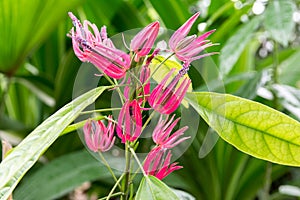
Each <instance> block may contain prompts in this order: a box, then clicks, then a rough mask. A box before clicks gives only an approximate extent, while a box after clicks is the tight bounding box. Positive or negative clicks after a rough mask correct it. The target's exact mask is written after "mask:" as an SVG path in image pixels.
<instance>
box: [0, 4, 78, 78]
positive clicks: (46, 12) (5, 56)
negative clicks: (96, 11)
mask: <svg viewBox="0 0 300 200" xmlns="http://www.w3.org/2000/svg"><path fill="white" fill-rule="evenodd" d="M79 4H80V1H79V0H73V1H60V0H52V1H45V2H43V1H37V0H16V1H14V2H12V1H10V0H2V1H0V10H1V12H0V13H1V14H0V27H5V28H4V29H3V30H2V31H1V40H0V46H1V49H0V70H1V71H9V72H10V73H12V72H14V71H15V70H16V69H17V68H18V67H20V66H21V65H20V64H22V62H23V61H24V59H25V58H26V57H27V56H28V54H29V53H30V52H31V51H32V50H33V49H34V48H36V47H37V46H38V45H39V44H40V43H41V42H42V41H44V40H45V38H46V37H47V36H48V35H49V34H50V33H51V32H52V31H53V30H54V29H55V28H56V27H57V25H58V24H59V22H61V20H62V19H64V18H66V17H67V12H68V11H69V10H70V9H72V8H74V7H75V6H77V5H79Z"/></svg>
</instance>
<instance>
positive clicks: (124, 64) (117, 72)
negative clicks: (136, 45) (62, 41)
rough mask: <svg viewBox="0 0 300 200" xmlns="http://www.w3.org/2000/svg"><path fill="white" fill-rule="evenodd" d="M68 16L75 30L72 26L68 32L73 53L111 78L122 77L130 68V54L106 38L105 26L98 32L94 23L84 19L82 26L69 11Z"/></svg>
mask: <svg viewBox="0 0 300 200" xmlns="http://www.w3.org/2000/svg"><path fill="white" fill-rule="evenodd" d="M69 16H70V18H71V19H72V21H73V24H74V26H75V30H74V27H73V28H72V29H71V31H70V34H69V36H70V37H71V38H72V43H73V49H74V53H75V55H76V56H77V57H78V58H79V59H80V60H81V61H82V62H91V63H92V64H94V65H95V66H97V67H98V68H99V69H100V70H101V71H102V72H103V73H105V74H107V75H108V76H110V77H112V78H116V79H120V78H122V77H124V76H125V73H126V71H127V70H128V69H129V68H130V56H129V55H128V54H126V53H125V52H123V51H121V50H119V49H116V48H115V46H114V45H113V43H112V41H111V40H110V39H108V38H107V33H106V27H102V29H101V32H99V30H98V28H97V26H96V25H95V24H91V23H90V22H89V21H84V24H83V26H82V24H81V23H80V21H79V20H78V19H77V18H76V17H75V16H74V15H73V14H72V13H71V12H69ZM89 27H90V28H91V29H92V30H93V33H92V32H91V31H90V30H89Z"/></svg>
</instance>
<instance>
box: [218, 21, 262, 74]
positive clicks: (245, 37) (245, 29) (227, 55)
mask: <svg viewBox="0 0 300 200" xmlns="http://www.w3.org/2000/svg"><path fill="white" fill-rule="evenodd" d="M260 21H261V18H260V17H254V18H253V19H252V20H251V21H250V22H248V23H246V24H244V25H243V26H242V27H241V28H239V29H238V30H237V31H236V32H235V34H234V35H232V36H231V37H230V38H229V39H228V40H227V41H226V43H225V45H224V47H223V48H222V49H221V52H220V57H219V61H220V73H221V75H223V76H225V75H227V74H228V73H229V72H230V71H231V69H232V68H233V66H234V64H235V63H236V62H237V60H238V59H239V57H240V55H241V54H242V52H243V51H244V48H245V47H246V45H247V44H248V42H249V41H250V40H251V39H252V37H253V33H254V31H255V30H256V29H257V28H258V26H259V24H260Z"/></svg>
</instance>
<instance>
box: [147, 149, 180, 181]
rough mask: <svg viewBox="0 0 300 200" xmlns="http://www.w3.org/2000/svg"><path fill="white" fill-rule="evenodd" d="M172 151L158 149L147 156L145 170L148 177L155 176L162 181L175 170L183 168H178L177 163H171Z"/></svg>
mask: <svg viewBox="0 0 300 200" xmlns="http://www.w3.org/2000/svg"><path fill="white" fill-rule="evenodd" d="M171 157H172V154H171V151H170V150H167V149H163V148H160V147H156V148H154V149H152V150H151V151H150V152H149V154H148V155H147V157H146V159H145V162H144V165H143V168H144V171H145V173H146V174H147V175H152V176H155V177H156V178H158V179H160V180H162V179H163V178H165V177H166V176H168V175H169V174H170V173H172V172H173V171H175V170H178V169H181V168H182V166H177V163H172V164H170V162H171Z"/></svg>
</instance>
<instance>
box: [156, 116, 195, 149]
mask: <svg viewBox="0 0 300 200" xmlns="http://www.w3.org/2000/svg"><path fill="white" fill-rule="evenodd" d="M174 116H175V115H173V116H172V118H171V119H170V120H169V121H168V118H169V116H167V118H166V119H165V120H163V119H162V116H160V118H159V121H158V123H157V125H156V127H155V129H154V131H153V135H152V139H153V141H154V142H155V143H156V144H157V145H158V146H161V147H162V148H167V149H170V148H173V147H175V146H176V145H178V144H179V143H181V142H183V141H184V140H186V139H189V138H190V137H183V138H181V139H179V137H180V136H182V135H183V134H184V131H186V130H187V129H188V127H187V126H185V127H182V128H181V129H179V130H177V131H176V132H175V133H173V134H172V135H171V131H172V130H173V128H174V127H175V126H176V124H177V122H178V121H179V120H180V118H177V119H176V120H175V121H173V119H174ZM172 121H173V123H172ZM171 123H172V124H171Z"/></svg>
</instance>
